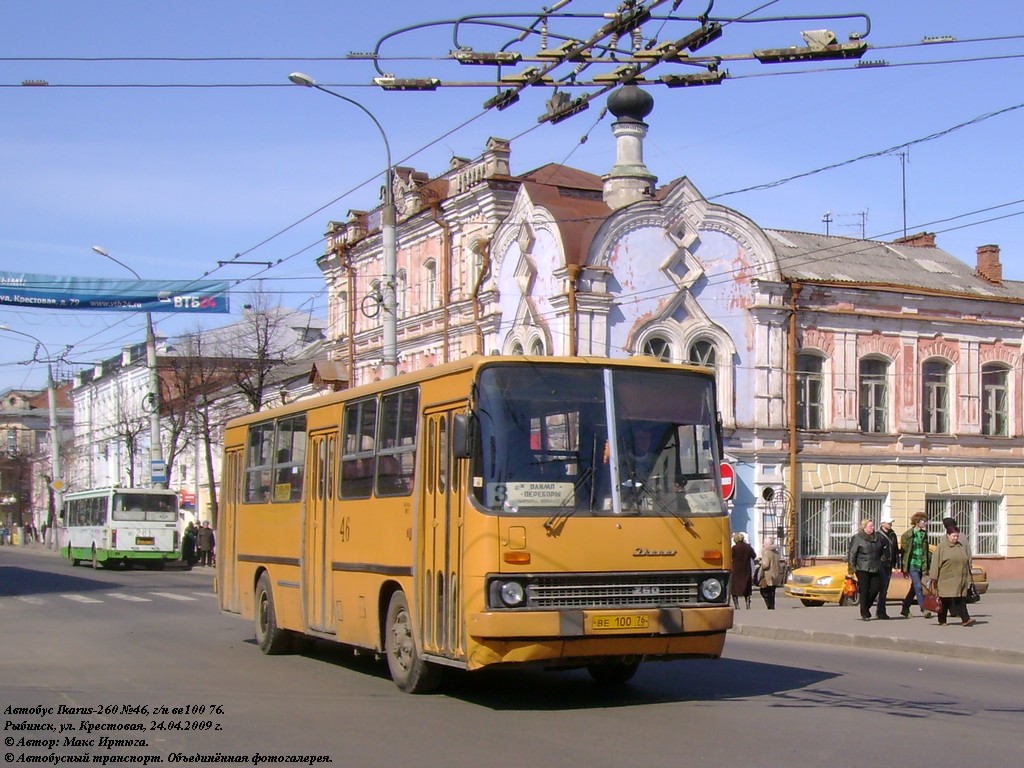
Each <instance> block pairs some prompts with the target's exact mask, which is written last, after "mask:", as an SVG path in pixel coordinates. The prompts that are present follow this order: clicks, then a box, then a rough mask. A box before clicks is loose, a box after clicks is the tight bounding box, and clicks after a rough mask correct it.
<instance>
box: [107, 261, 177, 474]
mask: <svg viewBox="0 0 1024 768" xmlns="http://www.w3.org/2000/svg"><path fill="white" fill-rule="evenodd" d="M92 249H93V251H94V252H95V253H98V254H99V255H100V256H102V257H104V258H106V259H110V260H111V261H112V262H114V263H115V264H118V265H120V266H122V267H124V268H125V269H127V270H128V271H129V272H131V273H132V274H133V275H135V279H136V280H142V278H141V277H140V276H139V273H138V272H136V271H135V270H134V269H132V268H131V267H129V266H128V265H127V264H125V263H124V262H122V261H118V260H117V259H115V258H114V257H113V256H111V255H110V254H109V253H107V252H106V251H105V250H104V249H103V248H100V247H99V246H98V245H94V246H93V247H92ZM146 368H147V371H148V373H149V395H148V397H147V402H148V404H149V408H150V411H149V460H150V464H149V466H150V473H152V471H153V467H154V466H162V465H163V461H164V449H163V446H162V445H161V444H160V375H159V372H158V371H157V368H156V336H155V335H154V333H153V313H152V312H146ZM164 471H165V472H166V470H164ZM150 477H152V474H150ZM150 484H151V485H152V486H153V487H154V488H165V487H166V482H159V483H154V482H152V480H151V481H150Z"/></svg>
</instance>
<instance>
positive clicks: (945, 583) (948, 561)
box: [928, 520, 974, 627]
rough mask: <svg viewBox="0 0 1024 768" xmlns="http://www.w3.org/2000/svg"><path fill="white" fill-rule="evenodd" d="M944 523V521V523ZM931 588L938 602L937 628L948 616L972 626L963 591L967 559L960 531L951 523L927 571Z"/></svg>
mask: <svg viewBox="0 0 1024 768" xmlns="http://www.w3.org/2000/svg"><path fill="white" fill-rule="evenodd" d="M944 522H945V521H944ZM928 576H929V580H930V582H931V585H932V586H933V588H934V589H935V591H936V592H937V593H938V595H939V597H940V598H941V599H942V608H940V609H939V625H940V626H945V624H946V617H947V615H948V614H953V615H954V616H956V617H958V618H959V619H960V624H961V625H962V626H965V627H970V626H973V625H974V619H972V618H971V615H970V613H968V611H967V601H966V600H965V599H964V598H965V597H966V596H967V588H968V587H969V586H970V585H971V558H970V556H969V555H968V554H967V549H966V548H965V547H964V545H963V544H961V543H960V529H959V528H958V527H957V525H956V523H955V522H953V521H952V520H951V521H949V522H948V523H946V535H945V536H944V537H943V538H942V539H941V540H940V541H939V545H938V546H937V547H936V548H935V554H934V555H933V556H932V564H931V567H930V568H929V570H928Z"/></svg>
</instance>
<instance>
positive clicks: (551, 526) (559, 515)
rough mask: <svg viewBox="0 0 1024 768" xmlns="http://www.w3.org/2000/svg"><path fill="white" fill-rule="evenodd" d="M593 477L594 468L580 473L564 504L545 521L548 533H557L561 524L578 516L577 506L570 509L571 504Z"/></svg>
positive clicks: (591, 491)
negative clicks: (556, 530) (578, 492)
mask: <svg viewBox="0 0 1024 768" xmlns="http://www.w3.org/2000/svg"><path fill="white" fill-rule="evenodd" d="M593 476H594V468H593V467H587V468H586V469H584V470H583V471H582V472H581V473H580V476H579V478H577V480H576V482H575V483H573V484H572V490H571V491H569V493H568V494H566V497H565V498H564V499H562V502H561V503H560V504H559V505H558V511H557V512H555V514H553V515H552V516H551V517H549V518H548V519H547V520H545V521H544V530H546V531H547V532H548V533H551V534H553V533H554V532H555V528H556V527H558V526H559V524H560V523H563V522H565V521H566V520H568V519H569V518H570V517H572V516H573V515H575V514H576V506H575V504H574V505H573V506H572V507H570V506H569V502H570V501H574V500H575V498H576V491H578V490H579V489H580V488H582V487H583V484H584V483H585V482H587V481H588V480H590V478H592V477H593ZM590 507H591V509H593V507H594V487H593V485H591V489H590Z"/></svg>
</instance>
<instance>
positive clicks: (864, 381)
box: [858, 358, 889, 433]
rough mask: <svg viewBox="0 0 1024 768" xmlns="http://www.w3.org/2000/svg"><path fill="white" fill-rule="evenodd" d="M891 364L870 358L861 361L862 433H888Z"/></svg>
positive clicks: (859, 378)
mask: <svg viewBox="0 0 1024 768" xmlns="http://www.w3.org/2000/svg"><path fill="white" fill-rule="evenodd" d="M888 374H889V363H888V362H887V361H885V360H878V359H875V358H868V359H864V360H861V361H860V370H859V375H858V384H859V390H860V429H861V431H862V432H875V433H881V432H888V431H889V420H888V418H887V416H888V413H889V382H888Z"/></svg>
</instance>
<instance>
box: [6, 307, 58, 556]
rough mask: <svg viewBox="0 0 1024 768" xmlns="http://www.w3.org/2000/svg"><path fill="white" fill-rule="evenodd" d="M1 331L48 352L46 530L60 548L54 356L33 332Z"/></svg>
mask: <svg viewBox="0 0 1024 768" xmlns="http://www.w3.org/2000/svg"><path fill="white" fill-rule="evenodd" d="M0 331H7V332H8V333H17V334H19V335H20V336H25V337H27V338H29V339H32V340H33V341H34V342H36V344H38V345H39V346H41V347H42V348H43V351H44V352H45V353H46V401H47V404H48V405H49V406H50V475H51V477H50V488H51V489H52V490H53V516H52V517H49V518H48V519H47V523H48V524H47V526H46V532H47V539H48V540H49V542H50V544H51V548H52V549H59V548H60V542H58V541H57V531H58V529H59V527H60V526H58V525H57V521H58V520H59V518H60V511H61V508H62V507H63V505H64V499H63V493H62V491H63V488H64V478H62V477H61V472H62V469H61V466H60V423H59V422H58V421H57V385H56V384H55V383H54V381H53V358H52V357H50V350H49V349H47V347H46V345H45V344H43V342H42V341H41V340H39V339H37V338H36V337H35V336H33V335H32V334H31V333H25V332H24V331H16V330H14V329H13V328H11V327H9V326H6V325H0Z"/></svg>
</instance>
